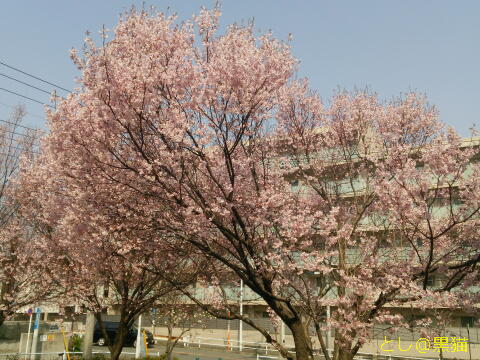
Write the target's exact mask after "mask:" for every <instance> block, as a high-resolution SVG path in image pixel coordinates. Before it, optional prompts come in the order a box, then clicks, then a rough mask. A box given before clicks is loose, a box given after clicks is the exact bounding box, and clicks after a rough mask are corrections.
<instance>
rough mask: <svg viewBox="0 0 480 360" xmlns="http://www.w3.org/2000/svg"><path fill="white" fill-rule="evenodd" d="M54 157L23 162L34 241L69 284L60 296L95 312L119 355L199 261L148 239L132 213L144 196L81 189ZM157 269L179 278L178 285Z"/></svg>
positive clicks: (56, 277) (24, 209)
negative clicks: (111, 330) (140, 321)
mask: <svg viewBox="0 0 480 360" xmlns="http://www.w3.org/2000/svg"><path fill="white" fill-rule="evenodd" d="M47 164H48V159H47V157H45V156H43V155H41V156H40V157H39V159H38V160H37V162H36V163H35V164H34V165H33V166H31V167H25V168H24V169H22V170H23V171H22V174H21V179H20V181H19V183H21V184H22V190H23V191H22V193H21V194H19V195H18V199H19V203H20V204H21V213H22V216H23V217H24V219H26V221H27V222H28V224H29V226H30V227H31V228H32V229H33V231H34V233H35V234H36V239H35V246H36V247H37V251H38V252H39V253H40V254H42V257H43V259H44V261H46V262H48V264H49V266H50V274H49V275H50V277H51V278H52V279H53V281H54V282H55V283H56V284H57V286H58V288H59V289H61V290H62V296H59V297H57V298H56V301H57V302H59V303H60V304H63V305H65V306H67V305H68V306H72V305H79V306H81V307H82V308H83V309H84V310H88V311H90V312H92V313H93V314H94V316H95V319H96V321H97V322H98V324H99V327H100V330H101V331H102V332H103V339H104V343H105V344H106V345H107V346H108V347H109V350H110V354H111V359H118V358H119V356H120V354H121V352H122V349H123V344H124V340H125V338H126V336H127V335H128V332H129V329H131V327H132V326H133V324H134V322H135V320H136V319H137V318H138V316H139V315H141V314H142V313H145V312H148V311H149V310H150V309H151V308H152V307H153V306H154V304H155V303H156V302H158V301H160V300H162V299H163V298H164V297H166V296H169V297H170V293H171V292H176V291H178V290H177V289H178V288H182V287H188V286H189V285H191V284H192V283H194V282H195V276H196V271H195V268H194V267H195V266H196V264H195V263H194V262H193V261H191V259H190V257H189V256H182V255H181V254H180V252H179V251H175V256H173V253H172V251H171V249H170V248H169V245H168V243H167V241H164V242H162V246H156V247H152V246H151V244H149V242H147V241H146V239H148V240H150V239H151V238H152V236H154V235H152V232H151V231H150V230H149V227H146V226H145V222H144V221H142V220H141V219H138V217H136V216H130V213H129V206H130V205H133V203H134V202H137V201H142V199H139V198H133V197H132V198H129V196H132V195H134V194H132V193H128V192H124V193H122V194H117V196H113V194H111V193H107V192H105V193H102V192H101V188H100V187H98V188H97V191H96V192H95V193H93V192H91V193H83V194H81V195H80V193H79V192H78V191H75V190H73V189H74V185H73V184H74V183H75V181H74V178H73V177H71V178H70V180H71V181H72V184H68V183H67V182H66V181H64V180H65V179H61V178H60V177H56V176H55V175H54V172H55V167H53V166H47ZM72 185H73V186H72ZM122 204H123V205H122ZM137 205H139V204H137ZM188 254H190V253H188ZM153 269H155V271H156V272H157V273H158V274H163V273H164V272H168V273H169V274H171V276H172V277H175V278H176V284H175V286H174V285H172V283H171V282H167V281H165V280H164V276H163V275H158V274H156V273H155V272H153V271H152V270H153ZM179 283H181V285H179ZM106 311H114V313H116V314H118V315H119V321H118V322H119V325H118V331H117V332H116V335H115V338H114V339H111V338H110V337H109V335H108V333H107V330H106V327H105V324H104V319H103V317H102V315H103V314H104V313H105V312H106Z"/></svg>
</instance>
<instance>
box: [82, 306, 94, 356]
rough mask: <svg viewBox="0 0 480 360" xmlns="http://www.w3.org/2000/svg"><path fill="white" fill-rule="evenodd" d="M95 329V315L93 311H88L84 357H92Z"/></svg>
mask: <svg viewBox="0 0 480 360" xmlns="http://www.w3.org/2000/svg"><path fill="white" fill-rule="evenodd" d="M94 329H95V315H94V314H93V312H92V311H88V312H87V321H86V322H85V337H84V338H83V358H84V359H85V360H91V359H92V345H93V332H94Z"/></svg>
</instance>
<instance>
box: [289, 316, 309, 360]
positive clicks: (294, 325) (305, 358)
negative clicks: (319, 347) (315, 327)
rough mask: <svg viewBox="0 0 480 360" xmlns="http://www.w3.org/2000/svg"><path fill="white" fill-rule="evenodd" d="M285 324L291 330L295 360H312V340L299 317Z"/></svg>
mask: <svg viewBox="0 0 480 360" xmlns="http://www.w3.org/2000/svg"><path fill="white" fill-rule="evenodd" d="M286 324H287V326H288V327H289V328H290V330H291V331H292V335H293V341H294V343H295V354H296V356H297V358H296V360H313V350H312V342H311V340H310V336H309V334H308V331H307V329H306V328H305V324H303V322H302V320H301V319H294V320H292V321H289V322H286Z"/></svg>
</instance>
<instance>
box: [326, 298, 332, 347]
mask: <svg viewBox="0 0 480 360" xmlns="http://www.w3.org/2000/svg"><path fill="white" fill-rule="evenodd" d="M331 344H332V340H331V334H330V305H327V349H328V350H327V351H328V353H329V354H330V345H331Z"/></svg>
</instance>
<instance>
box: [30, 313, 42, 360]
mask: <svg viewBox="0 0 480 360" xmlns="http://www.w3.org/2000/svg"><path fill="white" fill-rule="evenodd" d="M41 314H42V311H41V309H40V308H39V307H37V308H36V310H35V324H34V325H33V339H32V352H31V354H30V360H37V359H40V356H39V355H36V353H38V352H40V351H39V350H40V349H39V346H38V345H39V342H38V327H39V325H40V316H41Z"/></svg>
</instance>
